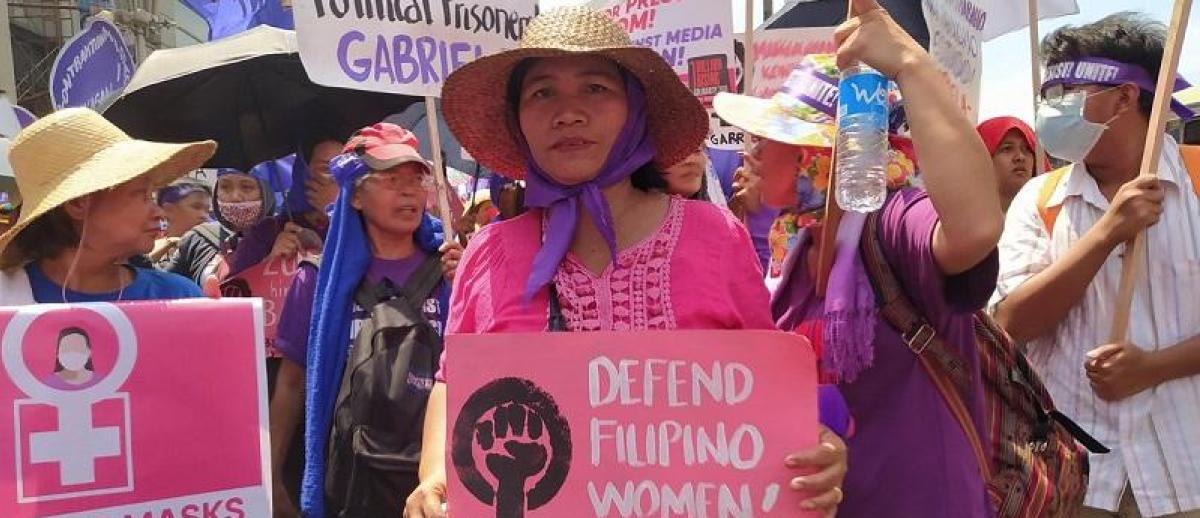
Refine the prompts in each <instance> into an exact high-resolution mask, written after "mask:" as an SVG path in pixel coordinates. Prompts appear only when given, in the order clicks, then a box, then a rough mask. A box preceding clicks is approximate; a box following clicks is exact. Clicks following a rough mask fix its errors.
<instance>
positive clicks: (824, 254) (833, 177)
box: [816, 0, 855, 297]
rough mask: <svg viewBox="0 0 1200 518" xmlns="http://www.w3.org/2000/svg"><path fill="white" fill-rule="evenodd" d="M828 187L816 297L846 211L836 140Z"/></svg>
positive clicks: (850, 12)
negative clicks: (839, 200)
mask: <svg viewBox="0 0 1200 518" xmlns="http://www.w3.org/2000/svg"><path fill="white" fill-rule="evenodd" d="M854 14H855V13H854V0H847V1H846V19H847V20H849V19H851V18H853V17H854ZM830 154H831V156H830V161H829V162H830V163H829V187H828V188H827V189H826V190H825V217H824V219H823V221H822V222H821V224H822V225H823V226H822V227H821V248H820V249H818V251H817V290H816V291H817V296H819V297H824V296H825V293H826V289H827V288H828V287H829V286H828V285H829V272H831V271H832V270H833V259H834V252H836V250H834V248H835V247H836V246H837V234H838V225H840V224H841V223H842V216H843V215H844V214H845V213H846V211H844V210H842V207H841V206H840V205H838V203H837V192H836V189H837V167H838V163H837V138H836V137H835V138H834V142H833V149H832V150H831V151H830Z"/></svg>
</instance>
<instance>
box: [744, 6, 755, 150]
mask: <svg viewBox="0 0 1200 518" xmlns="http://www.w3.org/2000/svg"><path fill="white" fill-rule="evenodd" d="M745 53H746V63H745V64H744V66H743V67H742V68H743V70H742V93H743V94H745V95H754V88H753V85H754V0H746V49H745ZM746 151H750V140H749V139H746Z"/></svg>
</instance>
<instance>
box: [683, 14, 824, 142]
mask: <svg viewBox="0 0 1200 518" xmlns="http://www.w3.org/2000/svg"><path fill="white" fill-rule="evenodd" d="M833 29H834V28H833V27H800V28H790V29H759V30H757V31H754V49H753V55H754V56H755V58H754V72H753V74H751V80H750V82H749V83H748V84H749V85H750V88H751V90H750V93H749V95H753V96H755V97H762V98H769V97H771V96H772V95H775V92H777V91H778V90H779V87H780V86H782V85H783V82H784V81H785V80H787V77H788V74H790V73H791V72H792V69H794V68H796V65H799V64H800V62H801V61H803V60H804V56H807V55H809V54H828V53H832V52H834V51H835V50H836V48H835V47H834V45H833ZM744 38H745V35H744V34H735V35H734V40H735V41H743V40H744ZM738 68H742V67H741V63H737V64H736V66H735V70H736V69H738ZM735 82H736V81H735ZM708 129H709V131H708V143H707V145H708V147H709V148H712V149H719V150H723V151H735V150H740V149H744V148H745V145H746V136H745V132H743V131H742V130H741V129H740V128H737V127H734V126H731V125H729V124H726V123H725V122H724V121H722V120H721V118H720V117H717V115H716V114H715V113H712V112H711V110H710V117H709V128H708Z"/></svg>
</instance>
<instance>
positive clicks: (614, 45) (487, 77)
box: [442, 7, 708, 179]
mask: <svg viewBox="0 0 1200 518" xmlns="http://www.w3.org/2000/svg"><path fill="white" fill-rule="evenodd" d="M580 55H595V56H600V57H604V58H607V59H609V60H612V61H614V62H616V63H617V64H619V65H620V66H622V67H623V68H625V69H626V70H628V71H629V72H630V73H632V74H633V75H634V76H636V77H637V78H638V80H640V81H641V83H642V86H643V88H644V90H645V91H646V107H647V125H648V129H649V131H650V136H651V138H652V139H653V141H654V144H655V148H656V149H657V155H656V157H655V162H656V164H657V165H658V166H659V167H662V168H666V167H669V166H671V165H674V164H675V163H677V162H679V161H680V160H683V159H684V158H686V157H687V156H688V155H691V154H692V153H694V152H696V150H697V149H699V148H700V144H701V143H702V142H703V141H704V138H705V136H706V135H707V134H708V113H707V112H706V111H705V110H704V105H702V104H700V101H698V100H697V99H696V97H695V96H694V95H693V94H692V92H691V90H689V89H688V88H687V86H685V85H684V84H683V82H682V81H680V80H679V76H678V75H677V74H676V73H675V71H674V70H672V69H671V67H670V66H669V65H667V62H666V61H664V60H663V58H662V57H661V56H659V55H658V53H657V52H655V51H653V50H651V49H649V48H645V47H637V46H634V45H633V42H632V41H631V40H630V38H629V33H627V32H625V30H624V29H622V28H621V26H620V25H618V24H617V23H616V22H615V21H613V20H611V19H609V18H608V17H607V16H605V15H604V14H603V13H600V12H598V11H594V10H591V9H588V8H586V7H564V8H560V9H554V10H551V11H547V12H545V13H543V14H541V15H540V16H538V17H537V18H536V19H534V20H533V22H531V23H530V24H529V26H528V27H526V29H525V35H524V37H523V38H522V39H521V42H520V44H519V46H518V47H517V48H516V49H512V50H507V51H504V52H500V53H497V54H493V55H491V56H487V57H483V58H480V59H477V60H475V61H472V62H471V63H468V64H467V65H465V66H463V67H462V68H460V69H458V71H456V72H454V73H453V74H451V75H450V76H449V77H448V78H446V83H445V85H444V86H443V88H442V107H443V110H444V111H445V116H446V122H447V124H448V125H449V126H450V129H451V131H453V132H454V135H455V136H456V137H458V140H459V142H461V143H462V145H463V147H465V148H466V149H467V151H469V152H470V153H471V155H472V156H474V157H475V158H476V159H477V160H479V163H480V164H483V166H485V167H487V168H489V169H492V170H494V171H497V172H499V173H501V174H503V175H505V176H507V177H509V178H514V179H522V178H524V177H525V168H526V163H525V153H524V151H522V148H521V146H520V145H518V143H517V137H518V136H517V135H514V134H513V131H515V130H514V129H513V128H515V127H516V125H515V124H514V123H512V122H511V121H510V117H511V114H510V112H509V108H508V102H507V99H506V95H505V93H506V92H507V91H508V82H509V81H510V79H511V76H512V73H513V70H514V69H515V68H516V67H517V65H518V64H520V63H521V61H523V60H525V59H529V58H550V57H564V56H580Z"/></svg>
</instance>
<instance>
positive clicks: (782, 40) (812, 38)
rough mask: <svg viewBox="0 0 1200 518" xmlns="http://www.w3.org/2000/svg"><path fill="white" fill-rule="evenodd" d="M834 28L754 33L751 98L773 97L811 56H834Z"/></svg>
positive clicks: (835, 49) (764, 30) (759, 31)
mask: <svg viewBox="0 0 1200 518" xmlns="http://www.w3.org/2000/svg"><path fill="white" fill-rule="evenodd" d="M833 30H834V27H798V28H792V29H759V30H757V31H754V55H755V58H754V74H753V76H752V77H753V78H754V79H753V81H752V83H751V84H752V85H753V86H752V87H751V90H750V95H753V96H755V97H763V98H767V97H771V96H772V95H775V92H777V91H779V87H781V86H783V82H784V81H786V80H787V78H788V75H789V74H791V73H792V69H794V68H796V65H799V64H800V62H801V61H803V60H804V56H807V55H809V54H832V53H834V52H836V51H837V47H835V46H834V44H833Z"/></svg>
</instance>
